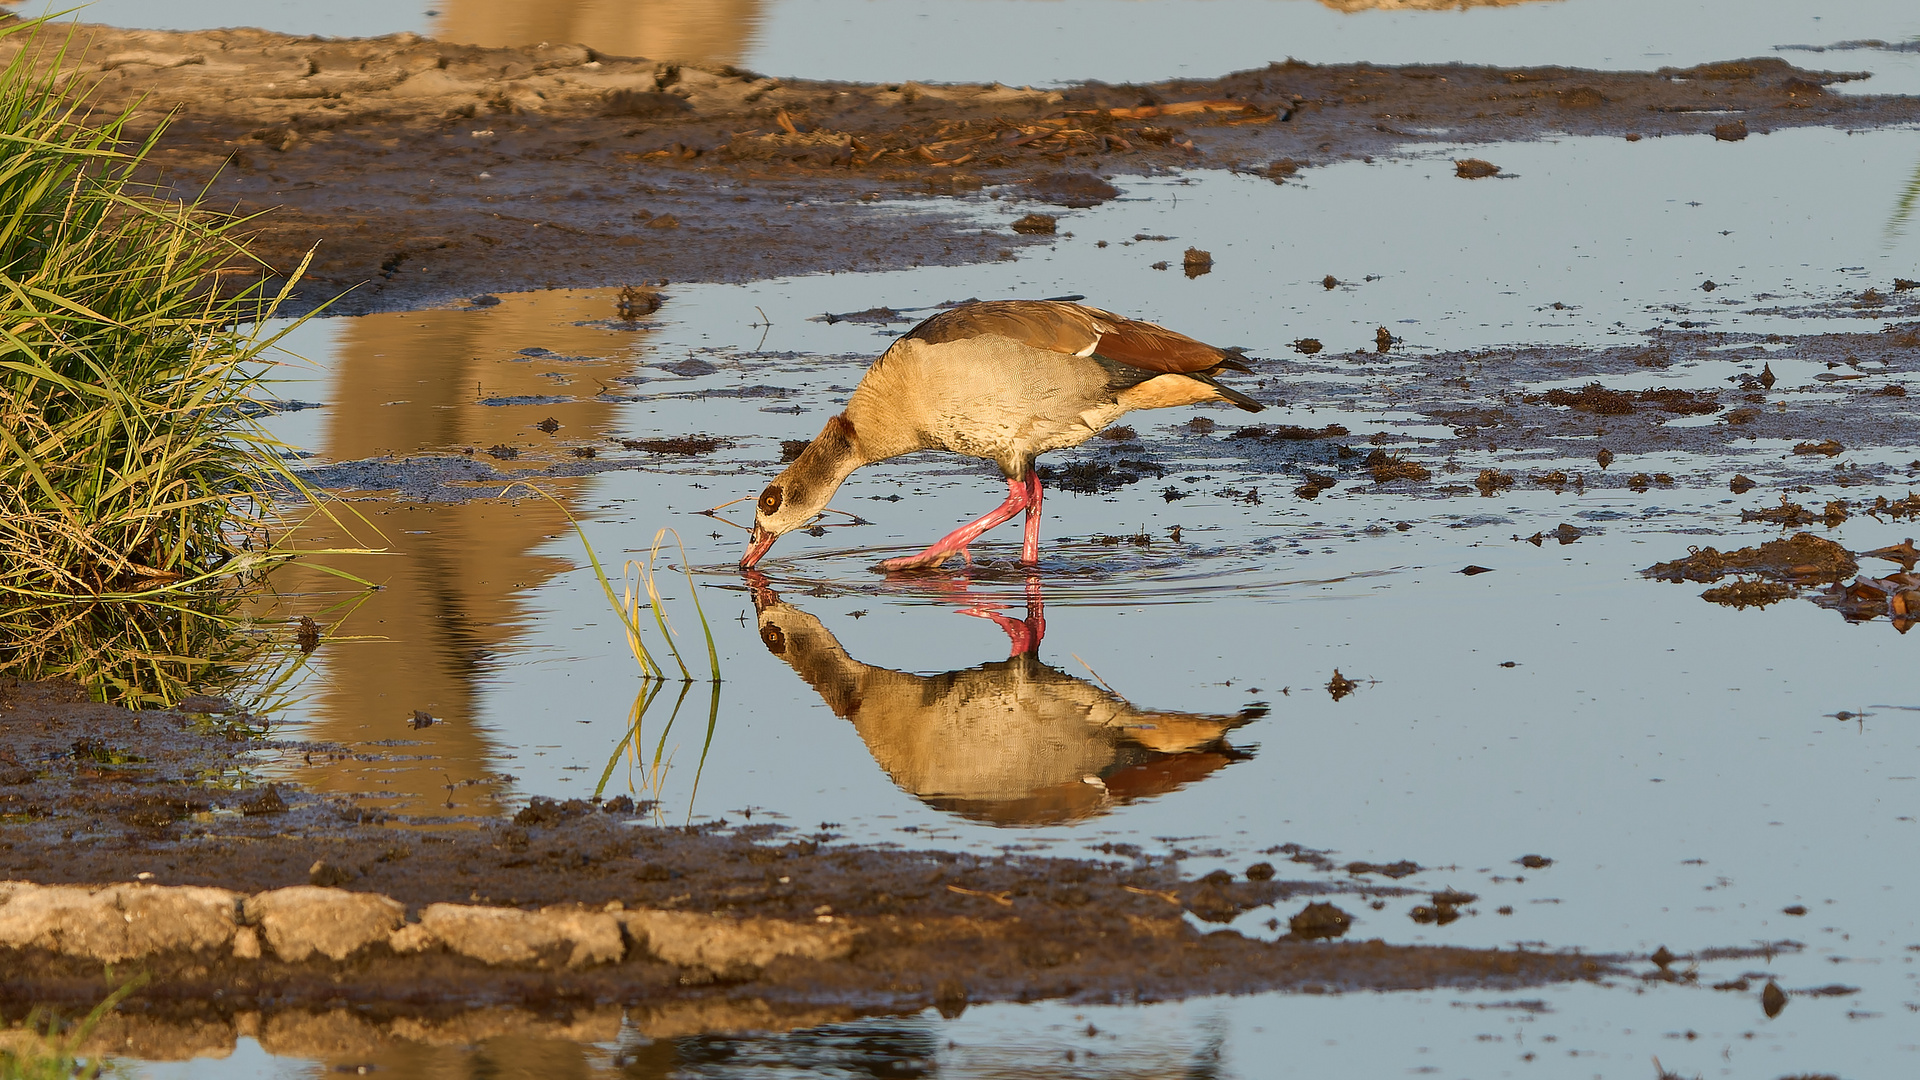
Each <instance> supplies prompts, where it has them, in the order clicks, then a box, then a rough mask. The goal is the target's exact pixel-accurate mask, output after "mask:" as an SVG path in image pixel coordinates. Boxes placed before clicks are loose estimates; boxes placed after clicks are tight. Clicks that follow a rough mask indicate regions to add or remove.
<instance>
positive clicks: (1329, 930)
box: [1287, 902, 1353, 941]
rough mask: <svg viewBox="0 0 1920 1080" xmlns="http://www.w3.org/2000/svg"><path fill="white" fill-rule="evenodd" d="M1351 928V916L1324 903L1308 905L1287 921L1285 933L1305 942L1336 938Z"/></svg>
mask: <svg viewBox="0 0 1920 1080" xmlns="http://www.w3.org/2000/svg"><path fill="white" fill-rule="evenodd" d="M1352 928H1353V916H1351V915H1349V914H1347V913H1346V912H1344V911H1342V910H1340V909H1339V908H1337V907H1335V906H1333V905H1332V904H1328V903H1324V902H1315V903H1311V904H1308V905H1307V906H1306V907H1304V908H1301V909H1300V910H1299V911H1298V912H1296V913H1295V914H1294V915H1293V917H1292V918H1290V919H1288V920H1287V932H1288V933H1289V934H1291V935H1293V936H1294V937H1297V938H1300V939H1302V940H1306V941H1322V940H1326V939H1328V938H1337V937H1340V936H1341V935H1343V934H1345V933H1346V932H1347V931H1348V930H1350V929H1352Z"/></svg>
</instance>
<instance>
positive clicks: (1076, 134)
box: [9, 27, 1920, 312]
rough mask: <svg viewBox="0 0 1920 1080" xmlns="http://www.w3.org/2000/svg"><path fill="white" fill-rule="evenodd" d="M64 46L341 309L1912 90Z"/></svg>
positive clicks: (700, 265) (88, 31)
mask: <svg viewBox="0 0 1920 1080" xmlns="http://www.w3.org/2000/svg"><path fill="white" fill-rule="evenodd" d="M9 47H13V44H12V43H11V42H10V43H9ZM71 64H72V70H73V72H74V77H76V78H80V79H83V80H86V81H89V82H95V83H97V84H98V85H97V90H96V91H95V99H94V100H95V101H96V102H97V103H98V104H99V105H100V106H103V107H106V108H119V107H122V106H124V105H127V104H137V107H138V109H139V115H140V125H144V126H151V125H152V124H153V123H154V122H156V121H158V120H159V118H160V117H162V116H163V115H167V114H172V115H174V117H175V120H174V124H173V127H172V128H171V129H170V131H169V133H168V135H167V137H166V139H165V141H164V142H163V143H162V145H161V147H160V148H159V151H158V152H157V154H156V155H155V158H154V161H155V162H156V163H157V165H158V166H159V170H158V173H157V174H156V175H157V179H159V180H160V182H161V183H163V184H165V185H170V186H171V187H172V188H173V189H174V190H176V191H178V192H182V193H185V192H195V191H200V190H203V189H204V190H206V191H208V192H209V195H210V199H211V201H212V203H213V204H214V205H217V206H220V207H231V208H234V209H237V210H239V211H241V212H246V213H253V212H258V211H263V210H272V211H273V212H272V213H271V214H270V215H269V216H267V217H266V218H263V219H262V221H261V229H262V233H261V242H260V246H259V247H258V249H257V251H258V253H259V254H260V256H261V257H262V258H263V259H265V261H266V262H267V263H268V264H269V266H270V267H271V268H272V270H273V271H274V272H280V273H284V272H285V271H287V270H289V269H290V268H292V267H293V266H294V265H296V264H297V263H298V262H299V259H300V257H301V256H302V255H303V254H304V253H305V252H306V251H308V250H309V249H310V248H312V247H313V246H314V245H315V244H319V245H320V247H319V249H318V251H317V253H316V255H315V262H314V264H313V266H312V268H311V269H310V270H309V274H308V278H307V281H306V283H305V285H304V286H303V288H302V290H301V292H300V294H299V297H300V301H301V303H302V304H309V305H310V304H312V303H314V302H318V301H320V300H323V299H326V298H328V297H331V296H333V295H335V294H337V293H339V292H340V291H341V290H343V289H346V288H349V287H356V288H355V292H354V293H353V294H352V295H351V296H349V297H348V298H347V299H346V300H345V301H343V302H342V303H341V305H340V306H339V307H338V308H337V309H336V310H339V311H346V312H354V311H369V310H378V309H397V308H404V307H408V306H416V305H422V304H432V303H437V302H442V301H445V300H449V299H452V298H456V297H461V296H468V295H472V294H474V293H481V292H487V291H491V290H505V289H525V288H541V287H547V286H567V285H578V284H607V283H611V282H622V281H633V282H638V281H641V280H655V279H660V278H668V279H675V280H682V279H686V280H704V281H744V280H750V279H756V278H765V277H769V276H774V275H779V274H791V273H802V272H819V271H834V270H854V269H859V270H873V269H885V268H893V267H904V266H913V265H919V264H930V263H960V262H977V261H983V260H992V259H997V258H1006V257H1009V256H1010V255H1011V253H1012V252H1013V251H1014V250H1015V249H1016V248H1017V247H1019V246H1021V245H1023V244H1030V243H1037V242H1044V237H1045V234H1044V233H1042V234H1021V233H1017V232H1015V231H1013V230H1012V229H1011V228H1010V225H1011V220H1012V218H1016V217H1019V216H1021V215H1022V214H1025V213H1027V212H1028V211H1032V210H1041V211H1046V212H1048V213H1059V212H1060V211H1061V209H1063V208H1071V207H1073V206H1084V205H1089V204H1091V203H1095V202H1099V201H1102V200H1103V199H1105V198H1109V197H1111V196H1112V194H1113V189H1112V188H1111V187H1110V186H1108V185H1106V184H1105V183H1104V182H1102V181H1101V180H1100V179H1099V177H1100V176H1102V175H1104V176H1112V175H1117V174H1123V173H1124V174H1146V173H1154V172H1162V171H1167V170H1175V169H1184V168H1233V169H1240V170H1249V171H1257V172H1260V173H1262V174H1263V175H1268V176H1270V177H1271V178H1273V179H1274V180H1275V181H1276V182H1282V183H1284V182H1285V181H1286V180H1287V178H1288V177H1290V176H1294V175H1296V174H1297V173H1298V171H1299V170H1300V169H1303V168H1307V169H1310V168H1312V167H1313V166H1315V165H1319V164H1325V163H1328V162H1332V161H1336V160H1341V159H1350V158H1362V157H1369V156H1372V155H1380V154H1389V153H1393V152H1395V151H1396V150H1400V149H1403V148H1406V147H1410V146H1418V145H1423V144H1431V143H1435V142H1446V143H1460V142H1476V141H1485V140H1509V139H1527V138H1535V137H1539V136H1542V135H1548V134H1556V133H1569V134H1589V135H1621V136H1627V137H1640V136H1692V137H1697V138H1706V139H1716V138H1717V139H1723V140H1737V139H1741V138H1746V137H1749V136H1754V137H1757V136H1762V135H1764V134H1765V133H1766V132H1768V131H1770V130H1774V129H1777V128H1783V127H1792V126H1801V125H1809V124H1825V125H1844V126H1848V127H1853V128H1865V127H1878V126H1885V125H1890V124H1901V123H1911V122H1913V121H1914V120H1915V119H1916V118H1920V101H1916V100H1914V99H1912V98H1904V97H1872V96H1853V95H1840V94H1835V93H1831V92H1829V91H1828V90H1827V89H1826V87H1828V86H1830V85H1832V84H1833V83H1835V82H1836V81H1840V80H1843V79H1846V78H1850V77H1852V76H1849V75H1847V74H1845V73H1833V72H1818V71H1809V70H1803V69H1799V68H1796V67H1793V66H1791V65H1789V64H1787V63H1786V62H1784V61H1782V60H1779V59H1774V58H1763V59H1755V60H1737V61H1729V62H1726V63H1718V64H1707V65H1701V66H1698V67H1694V68H1687V69H1673V70H1663V71H1659V72H1596V71H1583V70H1577V69H1562V68H1527V69H1501V68H1487V67H1466V66H1459V65H1424V66H1410V67H1378V66H1374V65H1368V64H1343V65H1328V66H1315V65H1307V64H1298V63H1293V62H1287V63H1279V64H1274V65H1272V66H1270V67H1268V68H1265V69H1262V70H1257V71H1249V72H1242V73H1238V74H1233V75H1226V76H1223V77H1221V78H1218V79H1208V80H1190V79H1183V80H1172V81H1167V82H1162V83H1154V84H1150V85H1138V86H1134V85H1104V84H1097V83H1088V84H1077V85H1071V86H1067V87H1063V88H1061V89H1057V90H1032V89H1025V88H1011V87H1005V86H998V85H989V86H980V85H972V86H968V85H942V86H927V85H920V84H915V83H902V84H895V85H868V84H857V83H836V82H817V81H808V80H796V79H776V78H766V77H763V76H760V75H758V74H755V73H753V72H746V71H740V70H736V69H733V68H729V67H721V68H715V69H712V70H708V69H704V68H700V67H696V66H693V65H682V64H668V63H657V62H654V61H650V60H644V59H632V58H621V57H613V56H601V55H598V54H596V53H594V52H593V51H592V50H590V49H587V48H585V47H583V46H578V45H549V46H542V47H539V48H525V49H485V48H477V47H471V46H458V45H448V44H443V43H439V42H434V41H430V40H425V39H421V38H418V37H415V36H413V35H396V36H392V37H386V38H377V39H369V40H336V39H320V38H295V37H288V36H285V35H276V34H269V33H265V32H261V31H251V30H222V31H208V32H195V33H169V32H160V31H129V30H120V29H115V28H107V27H86V28H83V29H82V31H81V32H80V36H79V38H78V40H77V41H76V48H75V50H74V53H73V59H72V61H71ZM137 126H138V125H137ZM985 194H991V195H993V196H995V197H998V198H1000V199H1001V200H1002V202H1008V201H1010V203H1011V205H1010V207H1009V209H1010V210H1012V211H1013V213H1011V214H1010V216H1009V218H1008V221H1007V222H1006V223H1004V224H1003V223H999V222H997V221H996V220H988V221H986V222H985V223H984V225H983V222H982V221H981V220H980V219H979V218H978V217H975V216H973V211H975V210H977V209H979V208H980V207H983V206H989V205H991V203H990V202H989V201H988V200H987V199H985V198H984V197H982V198H980V199H979V201H977V202H975V201H971V200H970V201H969V202H967V203H962V204H955V203H952V202H941V201H936V200H935V199H933V198H931V197H933V196H948V195H968V196H983V195H985ZM1070 221H1071V217H1070V216H1069V217H1067V218H1065V219H1064V222H1065V223H1070ZM1067 227H1070V224H1068V225H1067ZM244 269H245V268H236V273H235V274H234V275H233V278H232V280H236V281H241V280H247V278H246V275H244V274H241V273H238V272H237V271H238V270H244Z"/></svg>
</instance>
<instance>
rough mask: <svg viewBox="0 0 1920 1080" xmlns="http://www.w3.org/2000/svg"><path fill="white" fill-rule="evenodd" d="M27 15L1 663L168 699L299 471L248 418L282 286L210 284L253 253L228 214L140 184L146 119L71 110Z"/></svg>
mask: <svg viewBox="0 0 1920 1080" xmlns="http://www.w3.org/2000/svg"><path fill="white" fill-rule="evenodd" d="M45 24H46V19H45V18H41V19H24V20H18V21H15V22H11V23H7V24H4V25H0V39H6V38H14V37H18V36H20V35H32V37H31V38H30V40H29V41H28V42H27V45H26V47H25V48H23V49H22V50H21V51H20V52H19V53H18V54H16V56H15V57H14V59H13V60H12V62H11V63H9V64H8V65H7V66H6V68H5V69H4V71H0V674H10V675H17V676H21V677H28V678H44V677H53V676H64V677H70V678H75V679H77V680H79V681H81V682H83V683H86V684H88V685H89V686H90V687H92V688H93V689H94V690H95V692H96V693H97V694H98V695H99V696H102V697H105V698H108V699H111V700H115V701H119V702H121V703H124V704H128V705H132V706H135V707H138V706H142V705H148V704H168V703H171V701H173V700H177V698H178V696H179V695H180V694H182V693H184V692H185V688H186V687H187V686H189V685H191V684H193V683H194V682H195V681H196V680H198V679H200V678H202V677H203V676H205V675H206V674H207V673H208V672H209V671H210V670H213V669H217V668H220V667H222V666H231V665H233V664H235V663H239V662H244V660H245V656H244V655H238V654H244V653H246V652H247V651H248V649H249V648H252V647H253V646H254V645H257V641H251V642H250V641H249V640H247V636H246V635H239V636H236V632H235V631H236V628H237V627H238V626H239V625H240V622H239V620H238V619H237V618H236V610H237V605H238V602H239V597H240V592H241V590H242V589H244V588H245V587H246V586H248V585H250V584H251V583H253V582H254V581H256V580H257V579H258V576H259V575H260V574H261V573H263V572H264V571H266V570H267V569H269V568H271V567H272V566H273V565H275V564H277V563H278V562H281V561H284V560H285V559H287V558H290V557H291V555H292V553H291V552H290V551H288V550H286V549H284V548H281V547H279V546H277V545H276V544H275V543H274V542H273V541H272V539H271V538H270V537H269V535H268V531H267V527H268V525H269V523H270V515H271V514H272V512H273V500H274V498H275V497H276V496H278V495H282V494H286V493H288V492H289V491H293V492H298V493H301V494H306V492H305V489H304V488H303V487H302V485H301V484H300V482H299V481H298V479H296V478H295V477H294V476H293V474H292V473H291V472H290V471H289V469H288V468H287V466H286V465H285V464H284V463H283V461H282V459H281V458H280V456H279V451H281V450H283V449H285V448H284V447H282V446H281V445H280V444H278V443H277V442H275V441H274V440H273V439H272V438H270V437H269V436H268V435H267V434H266V433H265V431H264V429H263V428H261V426H260V425H259V423H258V422H257V421H256V419H255V418H256V417H257V416H259V415H261V414H262V413H264V412H266V411H267V410H268V408H269V407H268V406H267V404H266V402H265V397H266V395H265V394H264V392H263V391H262V389H261V386H260V380H261V377H262V374H263V373H264V372H265V371H266V370H268V368H269V367H270V364H269V363H267V362H266V361H265V360H264V359H263V354H264V353H265V352H266V351H267V350H268V349H269V348H271V347H272V346H273V345H274V343H275V342H276V341H277V340H278V336H279V335H275V334H272V333H268V332H266V331H264V330H262V329H260V327H262V326H264V325H265V324H264V320H265V318H266V317H267V316H268V315H270V314H271V312H272V311H273V309H274V308H275V306H276V305H278V304H279V303H280V302H281V301H282V300H284V299H285V297H286V295H287V291H286V290H285V289H283V290H282V291H281V292H279V293H278V294H277V295H270V294H267V293H266V292H264V290H263V289H262V287H261V286H258V285H256V286H254V287H252V288H249V289H246V290H244V291H242V292H240V293H239V294H238V295H231V296H223V295H222V293H221V290H220V289H219V288H217V287H216V286H217V282H218V281H219V280H220V278H221V277H222V276H223V273H225V272H230V271H236V270H237V271H240V272H241V273H242V274H250V273H257V272H258V271H259V270H260V269H263V267H262V266H261V264H259V263H258V262H257V260H253V259H252V258H251V257H250V256H249V255H248V254H247V251H246V248H245V245H244V243H243V238H242V235H241V233H240V231H239V230H241V229H242V228H244V227H245V225H246V224H247V222H246V220H245V219H236V218H232V217H228V216H223V215H219V214H214V213H211V212H209V211H208V210H207V209H206V208H205V207H203V206H201V205H199V204H198V203H197V202H187V203H181V202H178V201H174V200H170V199H166V198H162V197H158V196H157V195H156V194H155V193H154V192H153V191H152V190H150V189H148V188H145V187H143V186H142V185H141V183H140V182H139V181H138V180H137V179H136V171H137V170H138V169H139V168H140V167H141V165H142V162H143V161H144V159H145V158H146V156H147V155H148V154H149V153H150V152H151V151H152V149H153V147H154V145H155V141H156V140H157V139H158V137H159V135H160V132H159V131H155V132H153V133H151V134H149V135H148V136H146V138H145V139H143V140H141V141H138V142H134V141H130V139H129V131H128V123H129V120H130V119H131V116H132V113H131V112H130V111H129V112H123V113H120V114H118V115H115V116H108V117H104V118H101V117H96V116H94V115H92V114H90V113H89V112H88V110H87V107H86V104H85V98H86V89H85V88H84V87H82V86H80V84H79V81H78V80H77V79H70V78H67V77H66V73H64V72H63V70H62V61H63V59H64V56H65V45H64V44H63V43H61V42H59V41H50V40H49V36H50V35H46V34H44V33H42V31H43V30H44V29H45ZM302 269H304V267H302ZM297 276H298V275H297V273H296V275H295V277H296V278H297ZM287 288H288V289H290V288H291V283H289V285H288V286H287ZM243 327H253V328H254V329H253V330H251V331H248V330H244V329H242V328H243ZM284 333H285V331H284V330H282V331H281V334H284ZM236 650H238V654H237V653H236Z"/></svg>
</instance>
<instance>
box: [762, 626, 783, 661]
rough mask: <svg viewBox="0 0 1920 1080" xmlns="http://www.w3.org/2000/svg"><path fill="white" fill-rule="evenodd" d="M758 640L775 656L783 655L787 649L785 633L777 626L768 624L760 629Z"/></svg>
mask: <svg viewBox="0 0 1920 1080" xmlns="http://www.w3.org/2000/svg"><path fill="white" fill-rule="evenodd" d="M760 642H761V644H763V645H765V646H766V647H767V651H768V652H770V653H772V654H773V655H775V656H781V655H784V654H785V653H786V651H787V635H786V634H785V633H783V632H782V631H781V630H780V628H779V627H777V626H769V627H766V628H764V629H762V630H761V631H760Z"/></svg>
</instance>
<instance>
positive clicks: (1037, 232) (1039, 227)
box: [1009, 214, 1059, 236]
mask: <svg viewBox="0 0 1920 1080" xmlns="http://www.w3.org/2000/svg"><path fill="white" fill-rule="evenodd" d="M1058 226H1059V221H1058V219H1056V218H1055V217H1054V216H1053V215H1052V214H1028V215H1027V216H1026V217H1023V218H1021V219H1019V220H1018V221H1015V222H1014V223H1013V224H1012V225H1011V226H1009V228H1011V229H1013V231H1014V232H1017V233H1020V234H1021V235H1023V236H1052V235H1053V234H1054V231H1055V229H1057V228H1058Z"/></svg>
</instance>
